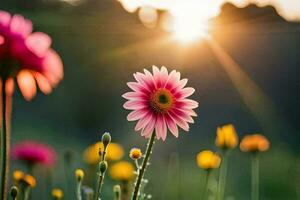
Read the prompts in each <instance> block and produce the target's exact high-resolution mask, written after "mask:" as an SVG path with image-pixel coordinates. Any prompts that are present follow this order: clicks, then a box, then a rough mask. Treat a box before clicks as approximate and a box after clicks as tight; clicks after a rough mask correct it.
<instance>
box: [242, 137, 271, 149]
mask: <svg viewBox="0 0 300 200" xmlns="http://www.w3.org/2000/svg"><path fill="white" fill-rule="evenodd" d="M269 147H270V143H269V141H268V139H267V138H266V137H265V136H263V135H260V134H253V135H246V136H245V137H244V138H243V139H242V141H241V143H240V149H241V151H244V152H259V151H267V150H268V149H269Z"/></svg>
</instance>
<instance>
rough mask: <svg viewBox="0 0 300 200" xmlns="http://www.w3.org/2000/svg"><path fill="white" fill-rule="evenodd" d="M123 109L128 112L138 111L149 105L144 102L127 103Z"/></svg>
mask: <svg viewBox="0 0 300 200" xmlns="http://www.w3.org/2000/svg"><path fill="white" fill-rule="evenodd" d="M123 107H124V108H125V109H127V110H137V109H142V108H145V107H147V104H146V103H145V102H143V101H127V102H125V103H124V105H123Z"/></svg>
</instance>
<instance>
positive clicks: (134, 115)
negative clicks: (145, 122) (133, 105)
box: [127, 109, 148, 121]
mask: <svg viewBox="0 0 300 200" xmlns="http://www.w3.org/2000/svg"><path fill="white" fill-rule="evenodd" d="M147 113H148V112H147V109H140V110H134V111H132V112H131V113H129V114H128V116H127V120H128V121H136V120H139V119H141V118H143V117H144V116H145V115H147Z"/></svg>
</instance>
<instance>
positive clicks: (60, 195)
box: [51, 188, 64, 200]
mask: <svg viewBox="0 0 300 200" xmlns="http://www.w3.org/2000/svg"><path fill="white" fill-rule="evenodd" d="M51 195H52V197H53V199H55V200H59V199H62V198H63V196H64V192H63V191H62V190H61V189H59V188H54V189H53V190H52V191H51Z"/></svg>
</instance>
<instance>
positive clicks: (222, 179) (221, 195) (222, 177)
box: [217, 150, 228, 200]
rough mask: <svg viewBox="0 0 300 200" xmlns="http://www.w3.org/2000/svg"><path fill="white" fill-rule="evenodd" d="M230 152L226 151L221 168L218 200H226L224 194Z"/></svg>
mask: <svg viewBox="0 0 300 200" xmlns="http://www.w3.org/2000/svg"><path fill="white" fill-rule="evenodd" d="M227 154H228V152H227V150H224V152H223V157H222V163H221V167H220V174H219V182H218V192H217V200H223V199H224V193H225V188H226V176H227V165H228V164H227V162H228V155H227Z"/></svg>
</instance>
